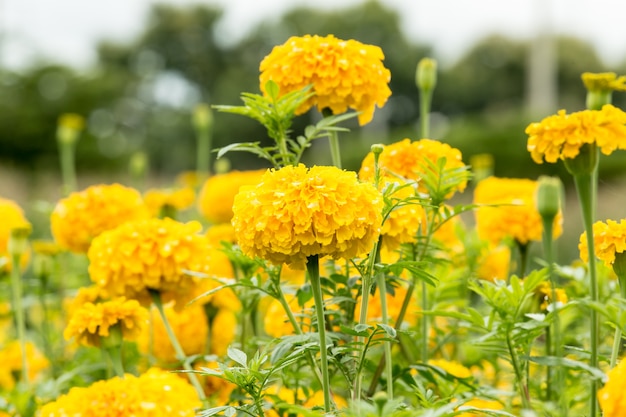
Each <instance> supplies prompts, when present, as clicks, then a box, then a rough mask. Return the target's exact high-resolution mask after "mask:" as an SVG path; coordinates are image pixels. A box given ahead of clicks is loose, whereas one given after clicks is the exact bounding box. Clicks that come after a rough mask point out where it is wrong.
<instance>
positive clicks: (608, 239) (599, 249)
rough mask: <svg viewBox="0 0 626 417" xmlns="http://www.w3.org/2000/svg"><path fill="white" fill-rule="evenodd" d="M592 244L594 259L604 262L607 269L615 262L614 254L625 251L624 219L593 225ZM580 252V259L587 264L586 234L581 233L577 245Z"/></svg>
mask: <svg viewBox="0 0 626 417" xmlns="http://www.w3.org/2000/svg"><path fill="white" fill-rule="evenodd" d="M593 242H594V249H595V253H596V257H597V258H598V259H600V260H601V261H603V262H604V264H605V265H606V266H608V267H611V266H612V265H613V262H615V254H616V253H623V252H624V251H626V219H622V220H620V221H619V223H618V222H616V221H615V220H607V221H606V223H605V222H602V221H598V222H595V223H594V224H593ZM578 250H579V251H580V259H582V260H583V262H585V263H587V262H589V255H588V253H589V250H588V248H587V232H583V234H582V235H581V236H580V243H579V244H578Z"/></svg>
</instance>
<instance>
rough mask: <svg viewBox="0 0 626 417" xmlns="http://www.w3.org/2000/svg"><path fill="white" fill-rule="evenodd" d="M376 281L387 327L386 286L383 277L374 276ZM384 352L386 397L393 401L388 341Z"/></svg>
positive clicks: (389, 343)
mask: <svg viewBox="0 0 626 417" xmlns="http://www.w3.org/2000/svg"><path fill="white" fill-rule="evenodd" d="M376 280H377V282H378V291H379V294H380V307H381V312H382V315H383V317H382V319H383V324H384V325H389V314H388V312H387V284H386V282H385V275H384V274H381V273H378V274H376ZM383 346H384V350H385V362H386V370H385V373H386V375H387V397H388V398H389V400H393V363H392V362H391V342H390V341H389V340H387V341H385V343H384V345H383Z"/></svg>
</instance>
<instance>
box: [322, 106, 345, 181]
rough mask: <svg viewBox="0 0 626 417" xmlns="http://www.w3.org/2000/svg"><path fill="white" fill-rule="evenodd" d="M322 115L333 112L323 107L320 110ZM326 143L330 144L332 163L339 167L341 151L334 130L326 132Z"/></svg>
mask: <svg viewBox="0 0 626 417" xmlns="http://www.w3.org/2000/svg"><path fill="white" fill-rule="evenodd" d="M322 115H323V116H324V117H329V116H332V115H333V112H332V110H330V109H329V108H325V109H323V110H322ZM328 143H329V145H330V157H331V160H332V161H333V165H334V166H336V167H337V168H340V169H341V151H340V148H339V137H338V136H337V132H335V131H334V130H331V131H330V132H328Z"/></svg>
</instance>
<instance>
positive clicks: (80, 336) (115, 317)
mask: <svg viewBox="0 0 626 417" xmlns="http://www.w3.org/2000/svg"><path fill="white" fill-rule="evenodd" d="M147 323H148V311H147V310H146V309H145V308H143V307H142V306H141V305H140V304H139V302H138V301H137V300H127V299H126V298H124V297H120V298H116V299H114V300H111V301H105V302H102V303H97V304H94V303H85V304H84V305H83V306H82V307H81V308H79V309H77V310H75V311H74V313H73V314H72V316H71V318H70V322H69V324H68V325H67V327H66V328H65V332H64V333H63V335H64V336H65V339H67V340H69V339H72V338H75V339H76V342H78V343H80V344H83V345H85V346H96V347H99V346H100V342H101V339H102V338H104V337H107V336H109V330H110V329H111V328H112V327H113V326H116V325H119V326H120V329H121V331H122V337H123V338H124V339H126V340H134V339H136V338H137V337H138V336H139V334H140V333H141V330H142V329H143V328H144V327H145V326H146V325H147Z"/></svg>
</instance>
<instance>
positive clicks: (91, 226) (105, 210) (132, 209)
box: [50, 184, 150, 253]
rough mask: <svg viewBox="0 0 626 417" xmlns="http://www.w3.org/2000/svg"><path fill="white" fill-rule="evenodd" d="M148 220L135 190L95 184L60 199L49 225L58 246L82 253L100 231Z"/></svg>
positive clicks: (147, 214) (148, 214) (146, 211)
mask: <svg viewBox="0 0 626 417" xmlns="http://www.w3.org/2000/svg"><path fill="white" fill-rule="evenodd" d="M149 217H150V212H149V211H148V208H147V207H146V206H145V204H144V202H143V200H142V198H141V194H139V192H138V191H136V190H134V189H132V188H128V187H124V186H123V185H120V184H111V185H94V186H91V187H89V188H87V189H85V190H83V191H80V192H76V193H72V194H70V195H69V196H68V197H66V198H64V199H62V200H60V201H59V202H58V203H57V205H56V207H55V208H54V211H53V212H52V215H51V217H50V226H51V228H52V235H53V237H54V240H55V241H56V242H57V243H58V244H59V245H60V246H61V247H63V248H65V249H69V250H71V251H73V252H79V253H82V252H87V250H88V249H89V245H90V244H91V241H92V240H93V238H95V237H96V236H98V235H100V234H101V233H102V232H104V231H107V230H111V229H114V228H116V227H117V226H119V225H121V224H123V223H126V222H128V221H135V220H140V219H147V218H149Z"/></svg>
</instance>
